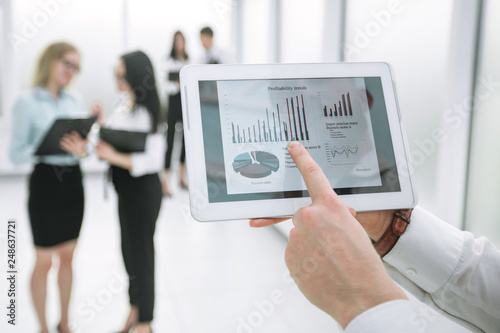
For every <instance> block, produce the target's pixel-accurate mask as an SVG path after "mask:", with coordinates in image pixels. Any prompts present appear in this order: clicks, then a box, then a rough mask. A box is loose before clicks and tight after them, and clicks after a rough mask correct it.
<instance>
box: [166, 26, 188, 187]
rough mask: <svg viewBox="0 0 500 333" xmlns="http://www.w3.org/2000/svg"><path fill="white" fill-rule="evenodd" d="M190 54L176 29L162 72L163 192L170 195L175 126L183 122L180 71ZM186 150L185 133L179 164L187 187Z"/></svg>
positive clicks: (180, 178) (180, 33)
mask: <svg viewBox="0 0 500 333" xmlns="http://www.w3.org/2000/svg"><path fill="white" fill-rule="evenodd" d="M188 59H189V57H188V54H187V52H186V39H185V38H184V35H183V34H182V32H180V31H176V32H175V34H174V39H173V42H172V49H171V51H170V55H169V57H168V58H167V59H166V61H165V63H164V66H163V69H162V73H164V77H165V81H166V91H167V94H168V113H167V152H166V154H165V164H164V170H163V177H162V189H163V194H164V195H166V196H170V195H171V194H172V193H171V192H170V183H169V182H170V165H171V162H172V150H173V145H174V136H175V126H176V124H177V123H181V124H182V107H181V92H180V85H179V71H180V70H181V68H182V67H184V66H185V65H187V64H188ZM185 161H186V150H185V147H184V135H183V137H182V148H181V155H180V164H179V185H180V186H181V188H184V189H186V188H187V183H186V176H185V174H186V167H185Z"/></svg>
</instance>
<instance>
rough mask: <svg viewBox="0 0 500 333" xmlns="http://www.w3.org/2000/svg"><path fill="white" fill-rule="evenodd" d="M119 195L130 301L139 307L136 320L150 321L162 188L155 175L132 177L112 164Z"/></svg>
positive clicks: (152, 308)
mask: <svg viewBox="0 0 500 333" xmlns="http://www.w3.org/2000/svg"><path fill="white" fill-rule="evenodd" d="M112 179H113V184H114V186H115V189H116V192H117V194H118V215H119V218H120V227H121V247H122V255H123V261H124V263H125V269H126V270H127V273H128V276H129V297H130V304H131V305H135V306H137V308H138V309H139V322H150V321H151V320H153V310H154V301H155V279H154V274H155V259H154V256H155V254H154V241H153V238H154V233H155V227H156V220H157V218H158V214H159V212H160V207H161V200H162V191H161V184H160V179H159V178H158V175H157V174H149V175H145V176H142V177H132V176H131V175H130V173H129V172H128V171H127V170H124V169H121V168H118V167H114V166H113V167H112Z"/></svg>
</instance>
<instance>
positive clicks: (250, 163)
mask: <svg viewBox="0 0 500 333" xmlns="http://www.w3.org/2000/svg"><path fill="white" fill-rule="evenodd" d="M279 167H280V161H279V160H278V158H277V157H276V156H275V155H273V154H271V153H268V152H265V151H258V150H255V151H251V152H247V153H242V154H239V155H238V156H236V157H235V158H234V160H233V170H234V171H235V172H236V173H239V174H240V175H242V176H243V177H246V178H264V177H267V176H269V175H270V174H272V173H273V172H276V171H278V169H279Z"/></svg>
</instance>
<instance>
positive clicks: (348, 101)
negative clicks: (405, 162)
mask: <svg viewBox="0 0 500 333" xmlns="http://www.w3.org/2000/svg"><path fill="white" fill-rule="evenodd" d="M199 92H200V108H201V116H202V130H203V140H204V152H205V163H206V177H207V186H208V189H207V190H208V200H209V202H226V201H247V200H264V199H276V198H298V197H305V196H308V192H307V189H306V186H305V183H304V181H303V179H302V177H301V176H300V173H299V171H298V169H297V167H296V166H295V163H294V162H293V160H292V159H291V157H290V156H289V154H288V152H287V149H286V146H287V144H288V142H290V141H292V140H296V141H300V142H301V143H302V144H303V145H304V146H305V147H306V149H307V150H308V151H309V153H310V154H311V155H312V157H313V158H314V159H315V161H316V162H317V163H318V164H319V165H320V166H321V168H322V169H323V171H324V173H325V175H326V176H327V178H328V179H329V181H330V184H331V185H332V187H333V189H334V190H335V191H336V192H337V193H338V194H342V195H349V194H360V193H380V192H397V191H400V190H401V189H400V183H399V177H398V174H397V169H396V160H395V156H394V150H393V145H392V140H391V134H390V129H389V123H388V117H387V110H386V103H385V100H384V92H383V89H382V82H381V78H380V77H345V78H311V79H272V80H262V79H252V80H216V81H214V80H211V81H199Z"/></svg>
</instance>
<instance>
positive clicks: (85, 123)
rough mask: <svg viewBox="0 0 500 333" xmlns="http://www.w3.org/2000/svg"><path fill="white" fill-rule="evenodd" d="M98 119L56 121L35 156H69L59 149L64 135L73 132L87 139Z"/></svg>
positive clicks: (64, 119)
mask: <svg viewBox="0 0 500 333" xmlns="http://www.w3.org/2000/svg"><path fill="white" fill-rule="evenodd" d="M96 119H97V117H92V118H83V119H82V118H59V119H56V120H55V121H54V123H53V124H52V127H51V128H50V129H49V131H48V132H47V134H45V137H44V138H43V140H42V143H40V145H39V146H38V149H37V150H36V152H35V155H37V156H42V155H61V154H68V153H67V152H65V151H64V150H62V149H61V148H60V147H59V142H60V141H61V139H62V137H63V136H64V134H68V133H71V132H73V131H76V132H78V133H79V134H80V135H81V137H82V138H86V137H87V135H88V134H89V131H90V128H91V127H92V125H93V124H94V122H95V121H96Z"/></svg>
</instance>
